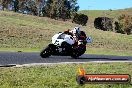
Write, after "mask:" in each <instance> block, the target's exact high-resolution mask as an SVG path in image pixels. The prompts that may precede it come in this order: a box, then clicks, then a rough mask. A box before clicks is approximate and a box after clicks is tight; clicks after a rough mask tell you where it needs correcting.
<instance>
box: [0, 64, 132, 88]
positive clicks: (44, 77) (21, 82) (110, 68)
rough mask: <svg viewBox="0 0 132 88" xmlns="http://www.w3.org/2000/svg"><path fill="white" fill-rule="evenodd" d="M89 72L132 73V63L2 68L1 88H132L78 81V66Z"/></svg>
mask: <svg viewBox="0 0 132 88" xmlns="http://www.w3.org/2000/svg"><path fill="white" fill-rule="evenodd" d="M80 66H81V67H84V69H85V70H86V73H87V74H130V75H132V64H131V63H87V64H72V65H66V64H64V65H51V66H34V67H12V68H0V88H132V85H129V84H86V85H84V86H80V85H78V84H77V82H76V76H77V74H78V68H79V67H80Z"/></svg>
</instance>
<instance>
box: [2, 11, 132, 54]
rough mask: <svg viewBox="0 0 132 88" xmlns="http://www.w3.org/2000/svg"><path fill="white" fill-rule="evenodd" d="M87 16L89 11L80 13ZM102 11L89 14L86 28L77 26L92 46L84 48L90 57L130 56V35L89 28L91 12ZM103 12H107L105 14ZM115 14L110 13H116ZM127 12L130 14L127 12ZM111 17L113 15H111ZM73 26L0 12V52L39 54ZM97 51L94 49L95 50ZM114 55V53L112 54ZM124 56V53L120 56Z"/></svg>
mask: <svg viewBox="0 0 132 88" xmlns="http://www.w3.org/2000/svg"><path fill="white" fill-rule="evenodd" d="M80 12H81V13H85V14H88V12H89V11H80ZM102 12H103V11H91V12H90V13H89V15H90V20H89V22H88V25H87V26H81V28H82V30H84V31H85V32H86V34H87V35H88V36H91V37H92V38H93V43H92V44H89V45H87V49H89V48H90V49H91V51H90V50H88V51H87V53H90V54H112V55H113V54H114V55H116V54H117V55H130V56H132V54H131V51H132V35H122V34H118V33H114V32H104V31H101V30H97V29H95V28H94V27H93V20H91V19H93V18H94V17H95V16H94V13H96V17H97V16H100V15H101V14H102ZM105 12H106V13H107V12H109V11H105ZM116 12H117V11H113V14H116ZM128 12H131V11H128ZM114 16H115V15H114ZM75 26H78V25H77V24H74V23H71V22H70V21H66V22H63V21H57V20H53V19H50V18H46V17H35V16H31V15H23V14H18V13H14V12H8V11H1V12H0V51H24V52H29V51H33V52H34V51H35V52H36V51H40V50H42V48H43V47H45V46H47V45H48V44H49V43H50V42H51V37H52V36H53V35H54V34H55V33H57V32H59V31H64V30H66V29H72V28H74V27H75ZM96 49H97V50H96ZM115 52H116V53H115ZM123 53H124V54H123Z"/></svg>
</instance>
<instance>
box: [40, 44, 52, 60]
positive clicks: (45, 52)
mask: <svg viewBox="0 0 132 88" xmlns="http://www.w3.org/2000/svg"><path fill="white" fill-rule="evenodd" d="M50 52H51V49H50V47H49V46H47V47H46V48H45V49H43V50H42V51H41V52H40V56H41V57H42V58H47V57H49V56H51V54H50Z"/></svg>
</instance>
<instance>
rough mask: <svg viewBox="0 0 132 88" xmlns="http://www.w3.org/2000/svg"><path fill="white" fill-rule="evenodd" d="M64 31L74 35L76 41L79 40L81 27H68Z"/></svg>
mask: <svg viewBox="0 0 132 88" xmlns="http://www.w3.org/2000/svg"><path fill="white" fill-rule="evenodd" d="M64 33H65V34H68V35H71V36H73V38H74V40H75V42H77V41H78V37H79V35H80V33H81V31H80V27H75V28H74V29H73V30H70V29H68V30H66V31H64Z"/></svg>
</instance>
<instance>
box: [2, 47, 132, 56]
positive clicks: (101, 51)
mask: <svg viewBox="0 0 132 88" xmlns="http://www.w3.org/2000/svg"><path fill="white" fill-rule="evenodd" d="M41 50H42V49H40V48H0V52H40V51H41ZM85 54H96V55H115V56H132V51H129V50H111V49H105V48H87V51H86V52H85Z"/></svg>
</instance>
